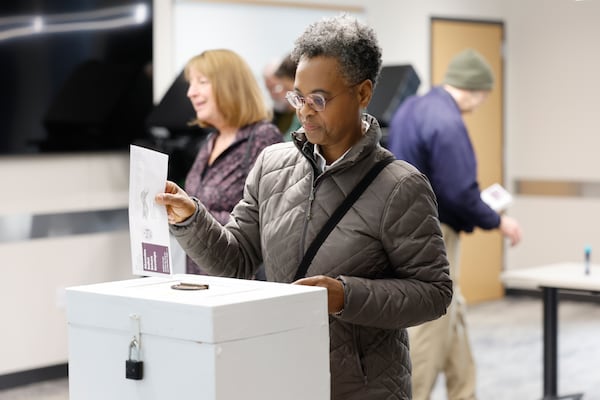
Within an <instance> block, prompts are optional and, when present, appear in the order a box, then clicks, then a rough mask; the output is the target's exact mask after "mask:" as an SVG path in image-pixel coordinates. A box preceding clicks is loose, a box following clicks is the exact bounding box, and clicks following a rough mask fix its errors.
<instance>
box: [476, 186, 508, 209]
mask: <svg viewBox="0 0 600 400" xmlns="http://www.w3.org/2000/svg"><path fill="white" fill-rule="evenodd" d="M481 200H483V202H484V203H486V204H487V205H488V206H490V208H491V209H492V210H494V211H496V212H497V213H500V212H502V211H504V210H506V208H507V207H508V206H509V205H510V204H511V203H512V201H513V198H512V195H511V194H510V193H509V192H508V191H507V190H506V189H504V188H503V187H502V186H501V185H500V184H499V183H494V184H493V185H491V186H489V187H488V188H486V189H485V190H483V191H481Z"/></svg>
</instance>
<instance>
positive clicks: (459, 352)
mask: <svg viewBox="0 0 600 400" xmlns="http://www.w3.org/2000/svg"><path fill="white" fill-rule="evenodd" d="M493 83H494V78H493V74H492V70H491V68H490V66H489V64H488V63H487V61H486V60H485V59H484V58H483V57H482V56H481V55H480V54H479V53H477V52H475V51H474V50H472V49H467V50H464V51H462V52H460V53H459V54H457V55H456V56H455V57H454V58H453V59H452V61H451V62H450V64H449V66H448V69H447V71H446V75H445V78H444V83H443V84H442V85H441V86H436V87H434V88H432V89H431V90H430V91H429V92H428V93H427V94H425V95H423V96H420V97H419V96H413V97H411V98H409V99H407V100H405V101H404V102H403V103H402V104H401V105H400V107H399V108H398V110H397V111H396V113H395V114H394V116H393V118H392V121H391V123H390V128H389V149H390V150H391V151H392V153H394V155H395V156H396V157H397V158H398V159H401V160H406V161H408V162H409V163H411V164H413V165H414V166H416V167H417V168H418V169H419V170H420V171H421V172H423V173H424V174H425V175H426V176H427V177H428V178H429V180H430V182H431V185H432V187H433V191H434V193H435V195H436V197H437V201H438V209H439V218H440V222H441V223H442V234H443V236H444V241H445V242H446V249H447V253H448V260H449V262H450V276H451V277H452V279H453V282H454V297H453V300H452V304H451V306H450V307H449V308H448V313H447V314H446V315H445V316H444V317H442V318H439V319H438V320H436V321H432V322H427V323H425V324H422V325H419V326H416V327H413V328H411V329H409V338H410V354H411V359H412V365H413V375H412V382H413V399H414V400H426V399H429V396H430V393H431V391H432V388H433V386H434V384H435V381H436V379H437V376H438V375H439V374H440V373H444V374H445V378H446V388H447V392H448V399H449V400H459V399H460V400H467V399H468V400H471V399H475V398H476V395H475V392H476V385H475V365H474V362H473V357H472V354H471V349H470V344H469V340H468V335H467V329H466V325H465V322H466V320H465V315H464V312H465V310H464V299H463V297H462V295H461V293H460V289H459V288H458V275H459V274H458V270H459V268H458V267H459V266H458V261H459V254H460V241H459V233H460V232H472V231H473V229H474V228H475V227H479V228H482V229H487V230H490V229H500V231H501V232H502V234H503V235H504V236H506V237H507V238H508V239H509V240H510V243H511V245H515V244H517V243H518V242H519V241H520V239H521V228H520V226H519V223H518V222H517V221H516V220H514V219H513V218H510V217H508V216H506V215H499V214H498V213H496V212H495V211H494V210H492V209H491V208H490V207H489V206H488V205H487V204H485V203H484V202H483V201H482V200H481V193H480V189H479V184H478V183H477V163H476V159H475V153H474V151H473V146H472V143H471V139H470V138H469V133H468V131H467V127H466V126H465V123H464V120H463V114H465V113H469V112H472V111H474V110H475V109H476V108H477V107H478V106H479V105H481V104H482V103H483V101H484V100H485V99H486V98H487V96H488V94H489V92H490V91H491V90H492V87H493Z"/></svg>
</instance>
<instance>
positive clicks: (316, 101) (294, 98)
mask: <svg viewBox="0 0 600 400" xmlns="http://www.w3.org/2000/svg"><path fill="white" fill-rule="evenodd" d="M354 86H356V85H352V86H348V87H347V88H346V89H350V88H352V87H354ZM344 92H345V90H344V91H343V92H340V93H338V94H336V95H334V96H331V97H330V98H329V99H325V96H323V95H322V94H320V93H313V94H309V95H306V96H301V95H299V94H298V93H297V92H293V91H289V92H287V93H286V95H285V98H286V99H287V101H288V102H289V103H290V104H291V105H292V107H294V108H295V109H296V110H299V109H301V108H302V107H304V105H305V104H308V105H309V106H310V108H312V109H313V110H315V111H316V112H321V111H323V110H325V105H326V104H327V103H328V102H330V101H331V100H333V99H334V98H336V97H337V96H339V95H340V94H342V93H344Z"/></svg>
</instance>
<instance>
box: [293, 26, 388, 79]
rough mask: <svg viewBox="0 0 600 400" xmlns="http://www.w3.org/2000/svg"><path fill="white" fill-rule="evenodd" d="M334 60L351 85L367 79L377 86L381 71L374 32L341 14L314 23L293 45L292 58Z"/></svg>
mask: <svg viewBox="0 0 600 400" xmlns="http://www.w3.org/2000/svg"><path fill="white" fill-rule="evenodd" d="M318 56H325V57H333V58H336V59H337V60H338V61H339V64H340V68H341V71H340V72H341V73H342V75H343V76H344V78H345V79H346V81H347V82H348V83H350V84H356V83H360V82H362V81H364V80H365V79H370V80H371V82H373V86H375V84H376V83H377V78H378V76H379V71H380V70H381V47H379V44H378V42H377V37H376V35H375V31H374V30H373V29H372V28H371V27H369V26H367V25H365V24H363V23H362V22H360V21H358V20H357V19H356V18H354V17H352V16H350V15H348V14H341V15H338V16H335V17H329V18H323V19H321V20H320V21H317V22H313V23H312V24H310V25H309V26H308V27H307V28H306V30H305V31H304V32H303V33H302V34H301V35H300V36H299V37H298V38H297V39H296V41H295V42H294V49H293V50H292V53H291V57H292V59H293V60H294V62H296V63H297V62H298V61H300V59H301V58H302V57H308V58H313V57H318Z"/></svg>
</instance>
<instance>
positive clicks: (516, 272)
mask: <svg viewBox="0 0 600 400" xmlns="http://www.w3.org/2000/svg"><path fill="white" fill-rule="evenodd" d="M584 271H585V268H584V264H583V262H579V263H573V262H571V263H558V264H550V265H544V266H539V267H533V268H522V269H512V270H508V271H504V272H503V273H502V281H503V282H504V284H505V286H506V287H508V288H520V289H523V288H526V289H541V290H542V295H543V304H544V316H543V317H544V321H543V329H544V397H543V400H558V399H572V400H579V399H582V397H583V393H575V394H569V395H563V396H559V395H558V390H557V381H558V373H557V371H558V351H557V349H558V344H557V339H558V318H557V315H558V312H557V310H558V291H559V290H568V291H579V292H600V265H593V264H592V265H590V273H589V275H586V274H585V272H584Z"/></svg>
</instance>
